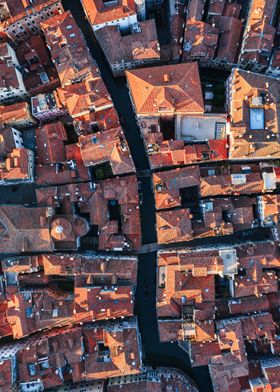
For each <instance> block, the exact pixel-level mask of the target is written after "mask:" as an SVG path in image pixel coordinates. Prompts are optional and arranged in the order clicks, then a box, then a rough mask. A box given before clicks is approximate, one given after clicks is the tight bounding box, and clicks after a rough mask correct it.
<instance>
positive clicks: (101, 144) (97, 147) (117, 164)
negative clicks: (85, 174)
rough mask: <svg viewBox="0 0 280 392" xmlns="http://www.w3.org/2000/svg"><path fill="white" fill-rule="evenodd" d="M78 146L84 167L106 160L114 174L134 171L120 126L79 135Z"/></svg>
mask: <svg viewBox="0 0 280 392" xmlns="http://www.w3.org/2000/svg"><path fill="white" fill-rule="evenodd" d="M79 146H80V149H81V156H82V159H83V162H84V165H85V166H86V167H88V166H94V165H99V164H102V163H105V162H108V163H109V164H110V166H111V169H112V172H113V174H115V175H118V174H124V173H131V172H135V167H134V163H133V160H132V157H131V155H130V150H129V147H128V145H127V143H126V140H125V136H124V134H123V132H122V130H121V128H120V127H118V128H116V129H110V130H109V131H103V132H97V133H95V134H94V135H87V136H80V137H79Z"/></svg>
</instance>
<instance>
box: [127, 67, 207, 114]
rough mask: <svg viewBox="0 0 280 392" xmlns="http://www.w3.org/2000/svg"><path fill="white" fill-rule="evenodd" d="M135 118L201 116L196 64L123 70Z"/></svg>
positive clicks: (200, 98) (199, 87)
mask: <svg viewBox="0 0 280 392" xmlns="http://www.w3.org/2000/svg"><path fill="white" fill-rule="evenodd" d="M126 77H127V80H128V85H129V88H130V91H131V95H132V100H133V103H134V106H135V111H136V114H137V115H151V114H159V113H181V114H187V113H188V114H189V113H203V112H204V103H203V97H202V92H201V86H200V79H199V73H198V66H197V64H196V63H189V64H177V65H166V66H161V67H155V68H142V69H138V70H134V71H126Z"/></svg>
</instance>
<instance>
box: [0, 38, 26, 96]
mask: <svg viewBox="0 0 280 392" xmlns="http://www.w3.org/2000/svg"><path fill="white" fill-rule="evenodd" d="M27 95H28V94H27V92H26V89H25V86H24V83H23V77H22V73H21V69H20V65H19V62H18V60H17V57H16V53H15V51H14V49H13V48H12V47H11V46H10V45H9V44H8V43H3V44H1V45H0V103H4V102H5V103H8V102H12V101H14V100H16V99H24V98H26V97H27Z"/></svg>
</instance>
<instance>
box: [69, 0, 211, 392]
mask: <svg viewBox="0 0 280 392" xmlns="http://www.w3.org/2000/svg"><path fill="white" fill-rule="evenodd" d="M63 5H64V8H65V9H66V10H70V11H71V12H72V14H73V15H74V17H75V19H76V22H77V24H78V25H79V27H80V29H81V30H82V32H83V35H84V37H85V39H86V41H87V45H88V48H89V50H90V51H91V54H92V56H93V58H94V59H95V60H96V62H97V64H98V67H99V68H100V71H101V76H102V78H103V80H104V82H105V84H106V86H107V89H108V91H109V93H110V94H111V97H112V100H113V102H114V105H115V107H116V109H117V112H118V114H119V116H120V118H122V119H123V120H124V131H125V135H126V138H127V141H128V144H129V147H130V150H131V154H132V157H133V160H134V163H135V166H136V169H137V176H138V180H139V182H140V183H141V185H140V187H141V192H142V194H143V203H142V205H141V220H142V233H143V234H142V242H143V244H149V243H153V242H155V241H156V230H155V203H154V196H153V192H152V187H151V178H150V177H149V176H148V177H147V176H145V177H142V176H141V172H142V171H143V170H148V169H149V162H148V159H147V156H146V153H145V149H144V143H143V139H142V137H141V134H140V130H139V127H138V125H137V122H136V118H135V115H134V112H133V108H132V105H131V102H130V97H129V93H128V89H127V85H126V79H125V78H117V79H114V78H113V76H112V74H111V71H110V69H109V66H108V64H107V63H106V60H105V57H104V55H103V53H102V51H101V50H100V47H99V46H98V43H97V42H96V40H95V37H94V35H93V33H92V30H91V27H90V25H89V23H88V22H87V21H86V19H85V14H84V11H83V8H82V6H81V4H80V2H79V0H64V1H63ZM155 302H156V252H152V253H147V254H142V255H139V267H138V285H137V292H136V305H135V312H136V314H137V316H138V321H139V327H140V332H141V336H142V342H143V355H144V364H145V365H152V366H154V367H157V366H174V367H177V368H179V369H181V370H183V371H184V372H185V373H187V374H188V375H189V376H190V377H192V378H193V379H194V380H195V381H196V383H197V385H198V386H199V390H200V391H201V392H208V391H212V387H211V380H210V377H209V372H208V368H207V367H200V368H191V366H190V361H189V357H188V355H187V354H186V353H185V352H184V351H183V350H182V349H181V348H179V347H178V344H177V343H173V344H171V343H164V344H162V343H160V342H159V336H158V328H157V319H156V306H155Z"/></svg>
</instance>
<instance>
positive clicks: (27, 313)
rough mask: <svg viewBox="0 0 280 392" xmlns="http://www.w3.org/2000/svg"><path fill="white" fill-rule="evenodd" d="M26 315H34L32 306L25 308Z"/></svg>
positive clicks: (28, 316)
mask: <svg viewBox="0 0 280 392" xmlns="http://www.w3.org/2000/svg"><path fill="white" fill-rule="evenodd" d="M25 315H26V317H27V318H31V317H32V315H33V309H32V307H29V308H26V309H25Z"/></svg>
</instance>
